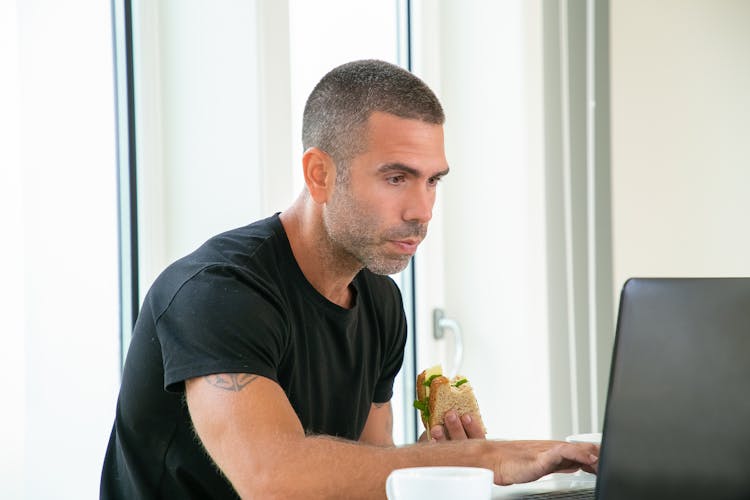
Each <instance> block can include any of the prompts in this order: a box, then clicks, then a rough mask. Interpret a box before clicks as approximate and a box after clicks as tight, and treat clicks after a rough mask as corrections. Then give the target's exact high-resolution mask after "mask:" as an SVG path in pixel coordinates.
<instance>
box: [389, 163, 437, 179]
mask: <svg viewBox="0 0 750 500" xmlns="http://www.w3.org/2000/svg"><path fill="white" fill-rule="evenodd" d="M378 172H379V173H387V172H404V173H407V174H409V175H412V176H414V177H419V175H420V172H419V170H417V169H416V168H414V167H410V166H409V165H404V164H403V163H386V164H385V165H381V166H380V167H379V168H378ZM448 172H450V167H447V168H446V169H445V170H441V171H440V172H437V173H435V174H434V175H431V176H430V177H442V176H444V175H447V174H448Z"/></svg>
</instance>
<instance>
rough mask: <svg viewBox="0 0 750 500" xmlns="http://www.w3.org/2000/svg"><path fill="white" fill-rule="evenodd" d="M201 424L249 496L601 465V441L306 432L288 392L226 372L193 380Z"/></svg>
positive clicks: (357, 490)
mask: <svg viewBox="0 0 750 500" xmlns="http://www.w3.org/2000/svg"><path fill="white" fill-rule="evenodd" d="M186 397H187V404H188V408H189V411H190V415H191V417H192V420H193V424H194V426H195V430H196V432H197V434H198V436H199V437H200V439H201V442H202V443H203V446H204V447H205V448H206V450H207V451H208V453H209V455H210V456H211V457H212V458H213V460H214V461H215V462H216V464H217V465H218V466H219V468H220V469H221V470H222V472H223V473H224V474H225V475H226V477H227V478H228V479H229V481H230V482H231V483H232V485H233V486H234V488H235V489H236V490H237V492H238V493H239V494H240V496H242V497H243V498H244V497H246V498H277V497H278V498H297V497H302V498H317V497H326V498H338V497H341V498H352V497H369V498H382V497H383V496H384V494H385V488H384V485H385V479H386V477H387V476H388V474H389V473H390V472H391V471H392V470H393V469H396V468H401V467H409V466H417V465H467V466H479V467H486V468H488V469H491V470H493V471H494V472H495V481H496V482H498V483H500V484H510V483H513V482H524V481H531V480H534V479H537V478H539V477H541V476H543V475H545V474H548V473H550V472H554V471H557V470H570V469H576V468H578V467H580V466H581V464H584V465H585V466H586V467H585V468H586V469H587V470H592V468H593V467H595V465H594V464H595V462H596V457H595V455H596V454H598V447H596V446H595V445H588V444H569V443H554V442H525V443H521V442H495V441H483V440H477V439H471V440H463V441H451V442H446V443H440V444H437V443H435V444H418V445H413V446H406V447H402V448H396V447H381V446H372V445H368V444H363V443H356V442H353V441H345V440H341V439H335V438H330V437H325V436H305V433H304V430H303V428H302V425H301V423H300V421H299V419H298V418H297V415H296V414H295V413H294V410H293V408H292V406H291V404H290V403H289V401H288V399H287V398H286V395H285V394H284V391H283V390H282V389H281V387H279V385H278V384H276V383H275V382H273V381H271V380H269V379H267V378H264V377H260V376H256V375H248V374H223V375H211V376H208V377H204V378H195V379H191V380H188V381H187V382H186Z"/></svg>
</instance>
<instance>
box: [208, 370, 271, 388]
mask: <svg viewBox="0 0 750 500" xmlns="http://www.w3.org/2000/svg"><path fill="white" fill-rule="evenodd" d="M203 378H204V379H206V382H208V383H209V384H211V385H212V386H214V387H218V388H219V389H224V390H225V391H231V392H240V391H241V390H242V389H244V388H245V387H247V386H248V385H250V383H251V382H252V381H253V380H255V379H257V378H258V375H252V374H250V373H219V374H216V375H207V376H205V377H203Z"/></svg>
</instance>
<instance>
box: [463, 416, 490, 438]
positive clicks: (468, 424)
mask: <svg viewBox="0 0 750 500" xmlns="http://www.w3.org/2000/svg"><path fill="white" fill-rule="evenodd" d="M461 423H462V424H463V426H464V431H465V432H466V435H467V436H468V437H469V439H484V437H485V436H484V428H483V427H482V425H481V424H480V423H479V420H478V419H476V418H474V417H473V416H472V415H471V414H469V413H467V414H466V415H463V416H462V417H461Z"/></svg>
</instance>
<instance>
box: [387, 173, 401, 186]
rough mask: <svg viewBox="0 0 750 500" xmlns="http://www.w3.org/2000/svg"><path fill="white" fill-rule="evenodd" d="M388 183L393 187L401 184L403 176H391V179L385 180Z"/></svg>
mask: <svg viewBox="0 0 750 500" xmlns="http://www.w3.org/2000/svg"><path fill="white" fill-rule="evenodd" d="M386 180H387V181H388V184H392V185H394V186H396V185H398V184H401V183H402V182H404V176H403V175H392V176H391V177H388V178H387V179H386Z"/></svg>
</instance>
